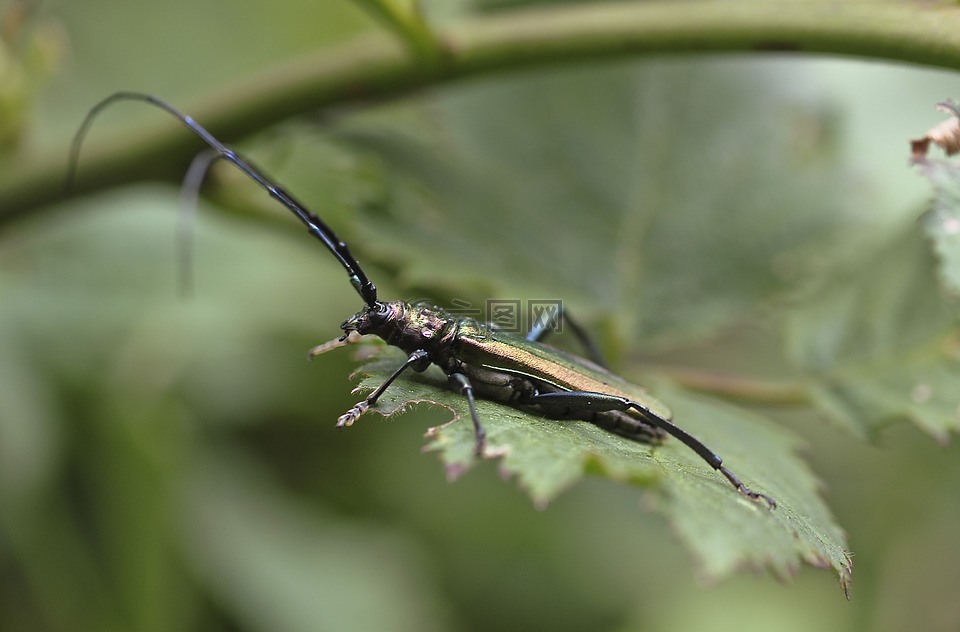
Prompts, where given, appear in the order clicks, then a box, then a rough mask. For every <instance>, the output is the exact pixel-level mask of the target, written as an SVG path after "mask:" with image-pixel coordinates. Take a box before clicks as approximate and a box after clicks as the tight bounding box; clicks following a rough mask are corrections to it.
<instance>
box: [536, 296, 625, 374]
mask: <svg viewBox="0 0 960 632" xmlns="http://www.w3.org/2000/svg"><path fill="white" fill-rule="evenodd" d="M558 322H559V323H561V324H563V325H567V326H568V327H570V331H572V332H573V335H574V336H575V337H576V338H577V340H579V341H580V344H581V345H583V349H584V351H586V352H587V357H589V358H590V359H591V360H593V362H594V363H596V364H599V365H600V366H602V367H603V368H605V369H609V368H610V367H609V366H607V361H606V360H605V359H604V357H603V354H602V353H600V348H599V347H598V346H597V344H596V342H594V340H593V338H592V337H591V336H590V332H588V331H587V330H586V329H585V328H584V327H583V326H582V325H580V323H578V322H577V321H576V320H574V319H573V318H571V317H570V314H569V313H568V312H567V310H565V309H564V308H563V305H562V304H561V305H560V306H559V307H558V308H557V311H555V312H553V313H552V314H551V315H550V317H549V318H538V319H537V321H536V322H535V323H534V324H533V327H532V328H531V329H530V331H529V332H527V335H526V340H527V341H528V342H543V340H544V339H545V338H546V337H547V336H548V335H549V334H550V332H552V331H554V329H555V328H556V325H557V323H558Z"/></svg>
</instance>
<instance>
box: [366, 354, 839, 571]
mask: <svg viewBox="0 0 960 632" xmlns="http://www.w3.org/2000/svg"><path fill="white" fill-rule="evenodd" d="M397 365H398V359H397V357H396V356H393V357H390V358H388V359H378V360H376V361H374V362H372V363H370V364H368V365H366V366H364V367H363V369H362V370H361V371H360V372H361V373H362V374H363V375H364V377H363V378H362V379H361V381H360V386H359V387H358V390H361V391H370V390H372V389H374V388H375V387H376V386H378V385H379V384H381V383H382V382H383V381H384V380H385V379H386V378H387V376H389V375H390V373H391V372H392V370H394V369H395V368H396V367H397ZM444 381H445V378H444V376H443V375H442V374H441V373H440V372H439V370H434V369H431V370H429V371H427V372H425V373H424V374H419V375H413V376H410V377H406V376H404V377H402V378H400V379H398V380H397V381H396V382H395V383H394V384H393V385H392V386H391V387H390V388H389V389H387V391H386V392H385V393H384V394H383V396H382V397H381V398H380V399H379V400H378V402H377V405H376V406H375V407H373V408H371V410H372V411H375V412H378V413H380V414H382V415H387V416H390V415H394V414H396V413H398V412H401V411H404V410H406V409H409V408H410V407H411V406H412V405H414V404H416V403H423V402H426V403H430V404H432V405H437V406H442V407H444V408H447V409H449V410H450V411H452V412H453V413H454V415H455V416H454V419H453V421H451V422H449V423H447V424H445V425H442V426H438V427H435V428H431V429H430V430H429V431H428V433H427V435H428V437H429V441H428V443H427V450H429V451H433V452H437V453H438V454H439V455H440V458H441V460H442V461H443V463H444V465H445V467H446V469H447V472H448V475H449V476H450V478H456V477H457V476H458V475H459V474H461V473H462V472H463V471H465V470H467V469H469V468H470V467H472V466H473V465H475V464H476V461H477V459H476V458H475V457H474V446H475V443H474V434H473V425H472V424H471V423H470V421H469V419H470V416H469V409H468V407H467V404H466V400H465V398H463V397H462V396H460V395H458V394H455V393H452V392H450V391H448V390H445V389H444V388H442V386H443V384H444ZM657 396H658V397H661V398H663V399H665V401H667V402H669V405H670V406H671V407H673V409H674V411H675V419H676V421H677V422H678V423H679V424H681V426H682V427H684V428H685V429H686V430H689V431H690V432H692V433H694V434H695V435H696V436H698V437H700V438H701V439H702V440H703V441H704V442H705V443H706V444H707V445H708V446H710V447H711V448H714V449H716V450H717V452H718V453H719V454H721V455H722V456H723V457H724V458H725V461H724V462H725V463H726V464H727V465H728V467H730V468H731V469H732V470H734V471H735V472H737V473H738V474H739V475H740V476H742V477H743V479H744V481H745V482H746V483H747V484H748V485H750V486H753V487H754V488H755V489H758V490H762V491H764V492H766V493H768V494H770V495H771V496H773V497H774V498H775V499H776V500H777V503H778V506H777V507H776V509H772V510H771V509H768V508H767V507H766V505H764V504H762V503H756V502H751V501H749V500H747V499H746V498H744V497H742V496H740V495H739V494H738V493H737V492H736V491H735V490H734V489H733V488H732V487H731V486H730V484H729V483H728V482H727V481H726V479H724V478H723V477H722V476H721V475H720V474H719V473H717V472H715V471H714V470H713V469H712V468H711V467H710V466H709V465H707V464H706V463H705V462H704V461H703V460H702V459H700V458H699V457H698V456H697V455H696V454H695V453H694V452H692V451H691V450H689V449H688V448H686V447H685V446H683V445H682V444H680V443H679V442H678V441H672V440H668V441H666V442H665V443H664V444H663V445H661V446H656V447H653V446H651V445H648V444H645V443H640V442H636V441H630V440H627V439H624V438H622V437H619V436H617V435H614V434H611V433H609V432H605V431H603V430H601V429H599V428H597V427H596V426H594V425H592V424H589V423H587V422H581V421H569V420H565V421H556V420H549V419H544V418H541V417H539V416H537V415H534V414H529V413H525V412H522V411H520V410H517V409H515V408H511V407H508V406H504V405H501V404H497V403H495V402H490V401H483V400H481V401H478V402H477V411H478V413H479V415H480V418H481V420H482V422H483V424H484V428H485V430H486V432H487V448H486V453H485V457H486V458H496V459H498V462H499V465H500V468H501V471H502V472H503V473H504V474H505V475H508V476H510V477H513V478H515V479H516V480H517V482H518V484H519V485H520V487H521V488H523V489H524V490H525V491H526V492H527V493H528V494H529V495H530V497H531V498H532V499H533V501H534V503H535V504H536V505H537V506H541V507H542V506H545V505H546V504H547V503H548V502H549V501H550V500H552V499H553V498H555V497H556V496H557V495H558V494H559V493H561V492H562V491H563V490H564V489H566V488H567V487H569V486H571V485H572V484H574V483H575V482H576V481H577V480H578V479H580V478H581V477H582V476H584V475H585V474H594V475H599V476H602V477H605V478H609V479H612V480H615V481H619V482H624V483H629V484H633V485H637V486H639V487H643V488H646V489H648V490H649V492H648V494H649V501H650V502H649V503H648V504H649V505H650V506H652V507H654V508H656V510H657V511H659V512H660V513H662V514H663V515H664V516H665V517H666V518H667V520H668V521H669V522H670V523H671V524H672V525H673V527H674V528H675V529H676V531H677V533H678V534H679V535H680V537H681V538H682V539H683V541H684V542H685V543H686V544H687V546H688V547H689V549H690V550H691V551H692V552H693V553H694V555H695V556H696V557H697V559H698V560H699V562H700V565H701V567H702V569H703V572H704V575H705V577H707V578H708V579H717V578H721V577H724V576H726V575H729V574H730V573H732V572H733V571H735V570H737V569H739V568H742V567H747V566H749V567H754V568H768V569H770V570H771V571H772V572H773V573H774V574H776V575H777V576H781V577H787V576H790V575H792V574H793V572H795V570H796V568H797V566H798V565H799V562H801V561H804V562H807V563H810V564H813V565H815V566H818V567H823V568H832V569H833V570H834V572H836V573H837V575H838V577H839V578H840V582H841V584H842V585H843V586H844V587H846V585H847V582H848V581H849V577H850V570H851V567H850V558H849V556H848V554H847V553H846V550H845V546H846V543H845V537H844V535H843V532H842V531H841V530H840V529H839V528H838V527H837V526H836V524H835V523H834V521H833V518H832V516H831V515H830V512H829V510H828V509H827V508H826V506H825V505H824V503H823V502H822V501H821V500H820V498H819V497H818V495H817V487H818V485H817V482H816V480H815V478H814V477H813V475H812V474H811V472H810V471H809V469H808V468H807V467H806V466H805V465H804V464H803V463H802V461H801V460H800V459H798V458H797V457H796V455H795V454H794V451H795V450H796V448H797V447H798V441H797V439H796V438H795V437H793V436H792V435H790V434H789V433H787V432H785V431H783V430H779V429H776V428H775V427H773V426H772V425H770V423H769V422H767V421H766V420H764V419H761V418H759V417H757V416H756V415H752V414H750V413H747V412H745V411H743V410H741V409H738V408H735V407H733V406H730V405H727V404H723V403H720V402H718V401H716V400H713V399H708V398H705V397H698V396H694V395H691V394H690V393H688V392H685V391H683V390H680V389H677V388H670V387H666V386H661V387H660V388H658V389H657ZM363 421H364V420H363V419H361V420H360V421H359V422H358V423H363Z"/></svg>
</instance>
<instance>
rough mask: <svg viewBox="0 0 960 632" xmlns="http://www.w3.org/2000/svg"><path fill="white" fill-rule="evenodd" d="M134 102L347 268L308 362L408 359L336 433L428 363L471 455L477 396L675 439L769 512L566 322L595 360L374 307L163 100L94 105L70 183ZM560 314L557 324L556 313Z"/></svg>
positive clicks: (386, 304)
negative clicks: (353, 355) (380, 356)
mask: <svg viewBox="0 0 960 632" xmlns="http://www.w3.org/2000/svg"><path fill="white" fill-rule="evenodd" d="M127 100H129V101H140V102H145V103H148V104H150V105H152V106H154V107H157V108H159V109H161V110H164V111H165V112H166V113H167V114H169V115H170V116H172V117H174V118H175V119H177V120H178V121H179V122H180V123H182V124H183V125H184V126H186V127H187V128H188V129H189V130H190V131H191V132H193V133H194V134H195V135H196V136H198V137H199V138H200V139H201V140H202V141H203V142H204V143H206V144H207V145H208V146H209V149H208V150H207V151H205V152H203V153H201V154H200V155H199V156H198V157H197V159H195V161H194V165H192V166H191V169H190V171H189V174H190V175H188V180H189V181H190V182H192V183H193V184H194V185H196V186H199V184H198V183H199V181H200V179H201V178H202V174H203V172H205V171H206V169H207V168H208V167H209V166H210V165H211V164H212V163H213V162H214V161H216V160H225V161H227V162H229V163H231V164H233V165H234V166H236V167H237V168H238V169H240V171H242V172H243V173H244V174H246V175H247V176H248V177H249V178H250V179H251V180H253V181H254V182H256V183H257V184H258V185H259V186H260V187H262V188H263V189H264V190H265V191H266V192H267V193H269V194H270V196H271V197H273V198H274V199H276V200H277V201H278V202H280V204H282V205H283V206H284V207H286V208H287V210H289V211H290V212H292V213H293V214H294V215H295V216H296V217H297V219H299V220H300V221H301V222H302V223H303V224H304V225H305V226H306V227H307V230H308V232H309V233H310V234H311V235H313V236H314V237H316V238H317V239H319V240H320V241H321V242H323V244H324V245H325V246H326V247H327V249H328V250H330V252H331V253H333V256H334V257H336V259H337V261H339V262H340V265H342V266H343V268H344V269H345V270H346V271H347V275H348V277H349V278H350V283H351V285H353V287H354V289H356V291H357V293H358V294H359V295H360V298H361V299H362V300H363V303H364V306H363V308H362V309H361V310H360V311H359V312H357V313H356V314H354V315H353V316H351V317H349V318H347V319H346V320H345V321H343V323H342V324H341V325H340V329H342V330H343V335H342V336H340V338H338V339H336V340H333V341H331V342H329V343H326V344H323V345H320V346H318V347H316V348H314V349H313V350H312V351H311V352H310V355H311V357H313V356H316V355H319V354H321V353H324V352H326V351H328V350H330V349H332V348H336V347H340V346H343V345H346V344H349V343H352V342H355V341H356V340H358V339H359V338H360V337H361V336H362V335H366V334H373V335H375V336H378V337H380V338H381V339H383V340H384V341H385V342H386V343H387V344H389V345H393V346H395V347H399V348H400V349H402V350H403V351H404V352H405V353H407V354H408V355H407V359H406V361H404V362H403V364H401V365H400V367H399V368H397V369H396V371H394V372H393V374H392V375H390V377H388V378H387V380H386V381H385V382H384V383H383V384H381V385H380V386H379V387H378V388H377V389H375V390H374V391H373V392H372V393H370V394H369V395H368V396H367V397H366V398H365V399H363V401H361V402H359V403H358V404H357V405H355V406H354V407H353V408H351V409H350V410H348V411H347V412H346V413H344V414H343V415H342V416H341V417H340V418H339V419H338V420H337V426H338V427H343V426H350V425H352V424H353V423H354V422H355V421H356V420H357V418H358V417H360V415H362V414H363V413H364V412H366V411H367V409H369V408H370V407H371V406H374V405H375V404H376V402H377V399H378V398H379V397H380V396H381V395H382V394H383V392H384V391H385V390H386V389H387V388H389V386H390V385H391V384H392V383H393V382H394V380H396V379H397V378H398V377H399V376H400V375H401V374H403V372H404V371H406V370H408V369H413V370H414V371H418V372H420V371H424V370H426V369H427V367H429V366H430V365H431V364H435V365H437V366H438V367H440V369H441V370H443V372H444V373H445V374H446V375H447V378H448V381H449V386H450V388H452V389H453V390H456V391H459V392H460V393H461V394H462V395H463V396H464V397H466V399H467V404H468V406H469V408H470V418H471V420H472V421H473V428H474V435H475V437H476V455H477V456H482V455H483V450H484V443H485V434H484V430H483V426H482V425H481V423H480V418H479V416H478V415H477V409H476V401H475V397H476V396H477V395H479V396H482V397H484V398H487V399H491V400H495V401H498V402H503V403H505V404H508V405H510V406H514V407H517V408H520V409H523V410H528V411H532V412H537V413H540V414H543V415H545V416H547V417H551V418H556V419H563V418H572V419H581V420H585V421H588V422H591V423H593V424H595V425H597V426H599V427H601V428H604V429H606V430H609V431H611V432H614V433H616V434H618V435H622V436H624V437H627V438H631V439H635V440H640V441H645V442H650V443H655V442H659V441H660V440H662V439H664V438H666V436H667V435H669V436H672V437H674V438H676V439H678V440H679V441H681V442H682V443H683V444H684V445H686V446H687V447H689V448H690V449H691V450H693V451H694V452H696V453H697V454H698V455H699V456H700V457H701V458H702V459H703V460H704V461H706V462H707V463H708V464H709V465H710V466H711V467H713V468H714V469H715V470H717V471H718V472H720V473H721V474H723V476H725V477H726V479H727V480H728V481H730V483H731V484H732V485H733V486H734V487H735V488H736V489H737V491H738V492H740V493H741V494H743V495H744V496H746V497H747V498H750V499H752V500H758V501H764V502H766V503H767V504H768V505H769V506H770V507H776V501H775V500H774V499H773V498H771V497H770V496H767V495H766V494H763V493H760V492H757V491H754V490H752V489H750V488H748V487H747V486H746V485H744V484H743V482H742V481H741V480H740V479H739V478H738V477H737V476H736V475H735V474H734V473H733V472H731V471H730V470H729V469H728V468H727V467H726V466H725V465H723V460H722V459H721V458H720V456H719V455H717V454H716V453H714V452H713V451H712V450H710V448H708V447H707V446H705V445H704V444H703V443H702V442H701V441H700V440H699V439H697V438H696V437H694V436H693V435H691V434H689V433H688V432H686V431H685V430H683V429H682V428H680V427H679V426H677V425H676V424H674V423H673V421H672V420H671V418H672V416H673V414H672V413H671V411H670V409H669V408H668V407H667V406H666V405H664V404H663V403H661V402H659V401H657V400H656V399H654V398H653V397H651V396H650V395H649V394H648V393H647V392H646V391H645V390H644V389H643V388H641V387H639V386H636V385H633V384H630V383H628V382H626V381H625V380H623V379H621V378H620V377H617V376H616V375H614V374H613V373H611V372H610V371H608V370H607V369H606V368H604V367H603V366H601V364H602V362H600V361H597V360H598V359H599V355H598V354H597V353H596V352H595V347H593V346H592V345H591V343H590V342H589V337H588V336H587V335H586V333H585V332H584V331H583V330H582V329H581V328H580V327H579V326H577V325H576V324H575V323H574V321H571V320H570V319H569V317H567V319H566V321H565V322H567V323H569V324H570V325H571V329H572V330H573V331H574V333H575V334H576V335H577V337H578V338H579V339H580V340H581V341H582V342H583V343H584V345H585V346H586V348H587V350H588V353H589V355H591V356H592V357H593V358H594V361H591V360H586V359H584V358H580V357H578V356H575V355H572V354H568V353H565V352H562V351H560V350H558V349H555V348H553V347H550V346H547V345H545V344H543V343H542V340H543V338H544V337H545V336H546V335H547V333H548V332H549V331H550V328H549V327H547V326H539V327H535V328H534V330H533V331H531V332H530V333H529V334H528V335H527V336H526V337H519V336H516V335H513V334H510V333H508V332H505V331H502V330H498V328H497V327H496V326H495V325H493V324H485V323H481V322H479V321H477V320H475V319H473V318H457V317H454V316H452V315H451V314H449V313H448V312H446V311H444V310H443V309H441V308H439V307H434V306H430V305H425V304H423V303H409V302H406V301H381V300H380V299H379V298H377V288H376V286H375V285H374V284H373V283H372V282H371V281H370V279H368V278H367V275H366V273H364V271H363V268H361V267H360V264H359V263H358V262H357V260H356V259H355V258H354V256H353V255H352V254H351V253H350V249H349V248H348V247H347V244H345V243H344V242H343V241H341V240H340V238H339V237H337V235H336V233H334V232H333V230H332V229H331V228H330V227H329V226H327V224H326V223H324V221H323V220H322V219H320V218H319V217H318V216H317V215H316V214H314V213H313V212H311V211H310V210H309V209H307V207H306V206H305V205H304V204H302V203H301V202H300V201H299V200H297V199H296V198H295V197H294V196H293V195H291V194H290V193H289V192H288V191H286V190H285V189H284V188H283V187H281V186H279V185H278V184H276V183H275V182H274V181H273V180H272V179H271V178H270V177H269V176H267V175H266V174H265V173H264V172H263V171H261V170H260V169H259V168H258V167H256V166H255V165H254V164H253V163H252V162H250V161H249V160H247V159H245V158H243V157H241V156H240V155H239V154H237V153H236V152H234V151H233V150H232V149H230V148H229V147H228V146H226V145H224V144H223V143H221V142H220V141H219V140H217V139H216V138H215V137H214V136H213V135H212V134H211V133H210V132H208V131H207V130H206V129H205V128H204V127H202V126H201V125H200V124H198V123H197V122H196V121H194V120H193V119H192V118H190V117H189V116H187V115H186V114H184V113H183V112H181V111H180V110H178V109H177V108H175V107H173V106H172V105H170V104H169V103H167V102H165V101H162V100H161V99H158V98H157V97H154V96H152V95H149V94H143V93H137V92H117V93H115V94H113V95H111V96H109V97H107V98H106V99H104V100H102V101H100V102H99V103H97V104H96V105H95V106H94V107H93V108H92V109H91V110H90V111H89V112H88V113H87V116H86V118H85V119H84V121H83V123H82V124H81V126H80V128H79V129H78V131H77V134H76V136H75V137H74V140H73V144H72V146H71V150H70V172H69V176H68V178H69V180H70V181H72V179H73V175H74V172H75V170H76V166H77V162H78V159H79V153H80V146H81V144H82V143H83V139H84V137H85V136H86V134H87V131H88V130H89V128H90V125H91V124H92V123H93V119H94V118H95V117H96V116H97V114H98V113H99V112H100V111H102V110H103V109H104V108H105V107H107V106H108V105H110V104H112V103H114V102H116V101H127ZM557 317H563V316H562V314H558V315H557Z"/></svg>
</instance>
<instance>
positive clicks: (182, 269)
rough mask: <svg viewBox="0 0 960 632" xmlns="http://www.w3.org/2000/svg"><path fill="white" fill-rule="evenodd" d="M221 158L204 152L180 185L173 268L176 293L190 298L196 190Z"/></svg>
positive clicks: (193, 163) (197, 158) (199, 155)
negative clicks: (175, 253) (176, 273)
mask: <svg viewBox="0 0 960 632" xmlns="http://www.w3.org/2000/svg"><path fill="white" fill-rule="evenodd" d="M222 158H223V156H222V155H221V154H220V152H218V151H217V150H215V149H205V150H203V151H201V152H200V153H199V154H197V155H196V156H194V157H193V160H192V161H191V162H190V166H189V167H188V168H187V174H186V175H185V176H183V183H182V184H181V185H180V212H179V213H178V214H177V267H178V268H179V269H178V271H177V272H178V275H177V278H178V279H179V281H180V282H179V286H180V292H181V294H183V295H184V296H186V297H189V296H192V295H193V230H192V226H193V216H194V215H195V214H196V211H197V206H198V205H199V202H200V200H199V198H200V188H201V187H202V186H203V181H204V179H205V178H206V177H207V173H208V172H209V171H210V167H212V166H213V163H215V162H216V161H218V160H220V159H222Z"/></svg>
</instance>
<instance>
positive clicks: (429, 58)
mask: <svg viewBox="0 0 960 632" xmlns="http://www.w3.org/2000/svg"><path fill="white" fill-rule="evenodd" d="M354 2H356V3H357V4H359V5H360V6H361V7H363V8H364V9H366V10H367V11H368V12H369V13H371V14H372V15H374V16H375V17H377V18H379V19H380V20H381V21H382V22H383V23H384V24H386V25H387V26H388V27H390V28H391V29H392V30H393V31H395V32H396V33H397V35H399V36H400V37H401V38H402V39H403V41H404V42H405V43H406V45H407V47H408V48H409V49H410V51H411V52H412V53H413V54H414V55H416V56H417V57H418V58H419V61H420V63H421V64H424V65H426V66H432V65H433V64H434V63H436V62H437V61H438V59H439V58H440V51H441V49H440V46H439V43H438V42H437V39H436V37H435V36H434V34H433V32H432V31H431V30H430V26H429V25H428V24H427V23H426V22H425V21H424V19H423V16H422V15H420V13H419V11H417V10H416V6H415V5H414V4H404V3H403V1H402V0H354Z"/></svg>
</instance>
